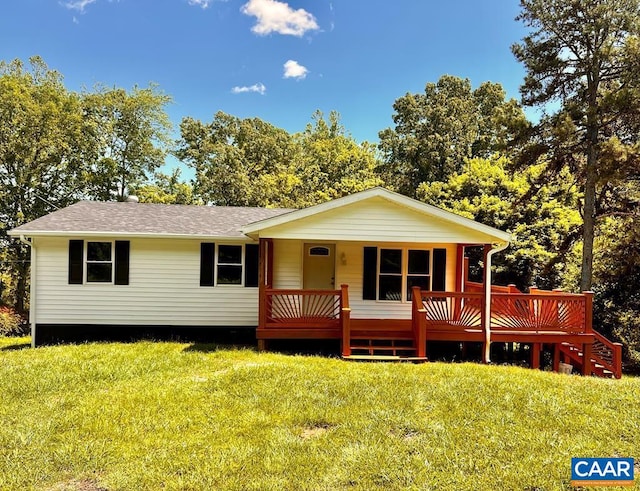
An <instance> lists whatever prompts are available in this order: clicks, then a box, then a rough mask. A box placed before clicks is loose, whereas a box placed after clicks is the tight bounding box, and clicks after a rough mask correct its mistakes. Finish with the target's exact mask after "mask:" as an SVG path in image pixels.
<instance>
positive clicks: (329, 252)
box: [302, 244, 336, 290]
mask: <svg viewBox="0 0 640 491" xmlns="http://www.w3.org/2000/svg"><path fill="white" fill-rule="evenodd" d="M335 253H336V246H335V244H305V245H304V260H303V263H302V267H303V272H302V288H304V289H305V290H335V276H336V258H335V255H336V254H335Z"/></svg>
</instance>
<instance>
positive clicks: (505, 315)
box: [491, 293, 586, 334]
mask: <svg viewBox="0 0 640 491" xmlns="http://www.w3.org/2000/svg"><path fill="white" fill-rule="evenodd" d="M585 320H586V318H585V297H584V296H582V295H570V294H566V293H562V294H557V295H553V294H552V295H532V294H515V295H514V294H502V293H494V294H493V295H492V296H491V329H507V330H520V331H563V332H566V333H571V334H578V333H582V332H584V330H585Z"/></svg>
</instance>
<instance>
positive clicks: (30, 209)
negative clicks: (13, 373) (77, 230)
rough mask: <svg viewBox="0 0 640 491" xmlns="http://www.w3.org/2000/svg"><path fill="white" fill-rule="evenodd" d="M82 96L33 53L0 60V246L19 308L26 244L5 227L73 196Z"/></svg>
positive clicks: (83, 146)
mask: <svg viewBox="0 0 640 491" xmlns="http://www.w3.org/2000/svg"><path fill="white" fill-rule="evenodd" d="M86 130H87V122H86V120H85V118H84V117H83V110H82V101H81V99H80V97H79V96H78V95H77V94H74V93H69V92H68V91H67V90H66V89H65V88H64V85H63V84H62V77H61V76H60V74H59V73H57V72H55V71H53V70H50V69H49V68H48V67H47V65H46V64H45V63H44V62H43V61H42V59H40V58H38V57H34V58H31V60H30V64H29V66H28V67H26V66H25V65H24V64H23V63H22V62H21V61H19V60H14V61H12V62H10V63H5V62H0V245H1V246H2V247H3V248H4V254H3V258H2V259H3V261H4V262H3V271H5V272H7V273H8V274H10V275H11V276H12V277H14V278H15V291H14V292H13V295H12V297H13V298H11V301H12V302H13V303H15V305H16V308H17V309H18V311H23V310H24V306H25V304H24V302H25V290H26V286H27V281H28V280H27V277H28V268H29V254H30V251H29V248H28V247H26V246H24V245H22V244H19V243H17V242H15V241H10V240H9V239H8V237H7V231H8V230H10V229H12V228H14V227H17V226H18V225H21V224H23V223H25V222H28V221H30V220H34V219H36V218H38V217H40V216H42V215H45V214H47V213H49V212H51V211H53V210H55V209H56V208H59V207H63V206H66V205H68V204H70V203H72V202H73V201H75V200H77V199H78V196H79V195H80V194H81V192H82V188H83V176H84V175H85V173H84V162H85V160H86V159H87V158H88V157H89V156H90V155H91V148H90V145H89V142H88V140H87V139H86V138H85V135H86Z"/></svg>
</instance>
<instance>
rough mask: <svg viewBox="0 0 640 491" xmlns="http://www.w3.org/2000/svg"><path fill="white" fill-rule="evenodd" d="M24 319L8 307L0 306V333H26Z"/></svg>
mask: <svg viewBox="0 0 640 491" xmlns="http://www.w3.org/2000/svg"><path fill="white" fill-rule="evenodd" d="M28 331H29V329H28V325H27V322H26V320H25V319H24V318H23V317H22V316H21V315H20V314H18V313H17V312H16V311H15V310H13V309H10V308H9V307H0V335H2V336H24V335H25V334H28Z"/></svg>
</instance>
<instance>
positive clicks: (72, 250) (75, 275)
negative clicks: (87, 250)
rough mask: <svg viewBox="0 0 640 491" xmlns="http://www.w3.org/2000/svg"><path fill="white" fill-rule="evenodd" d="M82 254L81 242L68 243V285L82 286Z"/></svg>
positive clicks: (72, 241) (82, 243) (82, 242)
mask: <svg viewBox="0 0 640 491" xmlns="http://www.w3.org/2000/svg"><path fill="white" fill-rule="evenodd" d="M83 252H84V241H83V240H70V241H69V284H70V285H82V275H83V268H82V260H83V257H82V256H83Z"/></svg>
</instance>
